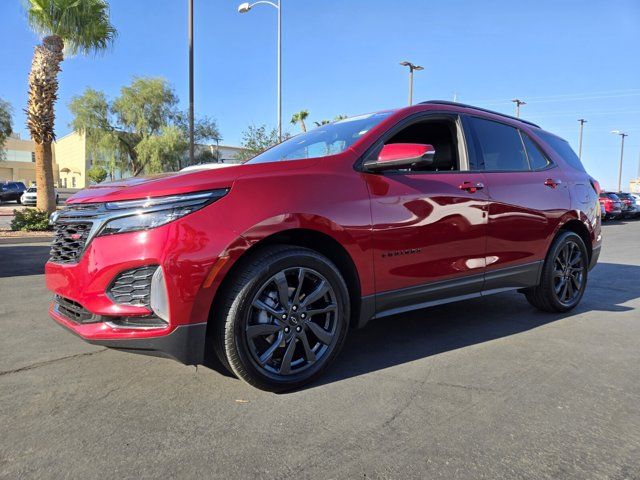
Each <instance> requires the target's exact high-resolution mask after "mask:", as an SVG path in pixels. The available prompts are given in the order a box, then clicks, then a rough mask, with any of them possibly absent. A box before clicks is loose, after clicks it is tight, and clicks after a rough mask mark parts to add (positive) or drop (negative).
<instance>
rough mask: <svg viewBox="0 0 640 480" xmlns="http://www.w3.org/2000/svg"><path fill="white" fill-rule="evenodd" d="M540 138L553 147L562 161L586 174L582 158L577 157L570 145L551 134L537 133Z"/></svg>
mask: <svg viewBox="0 0 640 480" xmlns="http://www.w3.org/2000/svg"><path fill="white" fill-rule="evenodd" d="M536 133H537V135H538V136H539V137H541V138H542V139H543V140H544V141H545V142H547V143H548V144H549V145H551V148H553V149H554V150H555V151H556V153H557V154H558V155H560V156H561V157H562V159H563V160H564V161H565V162H567V163H568V164H569V165H570V166H571V167H573V168H575V169H576V170H579V171H581V172H586V170H585V169H584V166H583V165H582V162H581V161H580V158H578V155H576V152H574V151H573V149H572V148H571V146H570V145H569V143H568V142H567V141H566V140H564V139H562V138H560V137H556V136H555V135H552V134H551V133H548V132H545V131H542V130H540V131H538V132H536Z"/></svg>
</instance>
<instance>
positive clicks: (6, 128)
mask: <svg viewBox="0 0 640 480" xmlns="http://www.w3.org/2000/svg"><path fill="white" fill-rule="evenodd" d="M12 132H13V128H12V127H11V104H10V103H9V102H5V101H4V100H2V99H1V98H0V161H2V160H4V155H5V152H4V142H6V141H7V138H8V137H9V135H11V133H12Z"/></svg>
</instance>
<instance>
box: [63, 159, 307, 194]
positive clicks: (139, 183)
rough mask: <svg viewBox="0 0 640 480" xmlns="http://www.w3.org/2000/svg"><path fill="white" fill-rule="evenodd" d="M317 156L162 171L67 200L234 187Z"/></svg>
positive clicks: (94, 188)
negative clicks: (241, 180)
mask: <svg viewBox="0 0 640 480" xmlns="http://www.w3.org/2000/svg"><path fill="white" fill-rule="evenodd" d="M315 163H316V160H298V161H283V162H271V163H258V164H239V165H234V166H230V167H227V168H218V169H207V170H194V171H186V172H174V173H163V174H159V175H149V176H143V177H131V178H127V179H125V180H120V181H115V182H106V183H100V184H98V185H92V186H90V187H88V188H86V189H84V190H81V191H79V192H78V193H76V194H75V195H73V196H72V197H70V198H69V199H68V200H67V202H66V203H67V204H74V203H96V202H112V201H118V200H134V199H137V198H145V197H161V196H165V195H177V194H181V193H189V192H198V191H204V190H214V189H216V188H231V187H232V186H233V183H234V182H235V181H236V180H237V179H238V178H240V177H241V176H246V175H277V174H279V173H280V172H283V171H289V170H291V169H300V168H308V167H309V166H311V165H313V164H315Z"/></svg>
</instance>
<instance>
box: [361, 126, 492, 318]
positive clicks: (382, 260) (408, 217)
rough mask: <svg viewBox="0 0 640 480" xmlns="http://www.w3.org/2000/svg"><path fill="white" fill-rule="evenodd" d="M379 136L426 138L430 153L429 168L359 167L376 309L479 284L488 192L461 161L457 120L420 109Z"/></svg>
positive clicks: (457, 293)
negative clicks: (367, 202)
mask: <svg viewBox="0 0 640 480" xmlns="http://www.w3.org/2000/svg"><path fill="white" fill-rule="evenodd" d="M380 143H381V145H383V144H387V143H422V144H429V145H433V147H434V148H435V151H436V154H435V158H434V166H433V167H432V168H431V169H429V170H422V171H416V170H412V169H406V170H399V171H391V172H385V173H379V174H374V173H364V174H363V175H364V176H365V180H366V182H367V185H368V188H369V192H370V198H371V215H372V223H373V243H374V267H375V282H376V292H377V294H376V310H377V312H378V313H381V312H383V313H386V314H388V313H396V312H398V311H402V310H403V309H405V308H410V307H415V306H416V305H419V304H429V303H431V302H433V301H436V300H439V299H442V298H443V297H463V296H465V295H468V294H474V293H478V292H480V290H481V288H482V284H483V280H484V278H483V272H484V267H485V249H486V245H485V242H486V238H485V237H486V229H487V212H486V210H487V205H488V193H487V189H486V188H484V175H483V173H482V172H471V171H468V169H467V164H468V162H467V156H466V148H465V142H464V137H463V135H462V131H461V129H460V123H459V120H458V119H457V118H456V117H442V116H440V117H436V118H433V117H427V119H423V120H420V121H417V122H416V123H412V124H411V125H409V126H407V127H406V128H403V129H402V130H400V131H398V132H397V133H394V134H392V135H391V137H390V138H388V139H387V140H386V141H381V142H380ZM373 152H374V154H375V152H376V149H375V148H374V149H373Z"/></svg>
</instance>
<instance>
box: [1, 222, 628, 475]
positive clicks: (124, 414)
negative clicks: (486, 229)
mask: <svg viewBox="0 0 640 480" xmlns="http://www.w3.org/2000/svg"><path fill="white" fill-rule="evenodd" d="M47 252H48V247H47V246H46V245H44V244H21V245H0V332H1V333H2V335H0V478H11V479H14V478H38V479H46V478H52V479H62V478H73V479H76V478H82V479H91V478H100V479H104V478H224V479H233V478H242V479H246V478H296V479H304V478H322V479H343V478H349V479H353V478H393V479H404V478H446V479H452V478H473V479H478V478H486V479H498V478H508V479H513V478H531V479H564V478H571V479H574V478H575V479H605V478H606V479H637V478H640V347H639V344H640V313H639V312H640V221H635V222H633V221H630V222H618V223H613V224H607V225H605V226H604V247H603V252H602V255H601V257H600V263H599V265H598V266H597V267H596V268H595V269H594V270H593V271H592V272H591V274H590V279H589V286H588V289H587V291H586V294H585V298H584V299H583V302H582V303H581V305H580V306H579V307H578V308H577V309H576V310H575V311H573V312H571V313H569V314H566V315H550V314H544V313H541V312H538V311H535V310H534V309H533V308H531V307H530V306H529V305H528V303H527V302H526V301H525V299H524V297H523V296H521V295H520V294H517V293H505V294H500V295H497V296H493V297H487V298H484V299H478V300H471V301H466V302H463V303H458V304H451V305H448V306H442V307H436V308H431V309H427V310H422V311H419V312H415V313H412V314H409V315H403V316H397V317H393V318H389V319H386V320H381V321H376V322H372V323H371V324H369V326H368V327H367V328H366V329H364V330H361V331H355V332H351V333H350V337H349V339H348V341H347V344H346V346H345V350H344V351H343V353H342V355H341V357H340V358H339V360H338V362H337V364H336V365H335V366H334V368H333V369H332V370H331V371H330V372H329V374H328V375H327V376H325V377H324V378H323V379H322V380H321V381H320V383H317V384H315V385H312V386H311V387H310V388H307V389H305V390H302V391H298V392H294V393H288V394H281V395H276V394H269V393H265V392H261V391H258V390H255V389H253V388H250V387H248V386H247V385H245V384H244V383H242V382H240V381H238V380H236V379H233V378H230V377H226V376H223V375H221V374H220V373H218V372H216V371H215V370H212V369H209V368H205V367H199V368H198V369H196V368H194V367H186V366H182V365H180V364H178V363H175V362H173V361H171V360H165V359H159V358H152V357H143V356H136V355H133V354H127V353H121V352H115V351H110V350H105V349H103V348H99V347H94V346H90V345H87V344H85V343H83V342H82V341H81V340H80V339H78V338H77V337H75V336H73V335H71V334H69V333H67V332H66V331H64V330H63V329H62V328H60V327H59V326H57V325H56V324H54V323H53V321H51V320H49V319H48V317H47V314H46V309H47V305H48V302H49V299H50V295H49V293H48V292H47V291H46V289H45V287H44V278H43V275H42V272H43V264H44V262H45V260H46V258H47Z"/></svg>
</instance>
